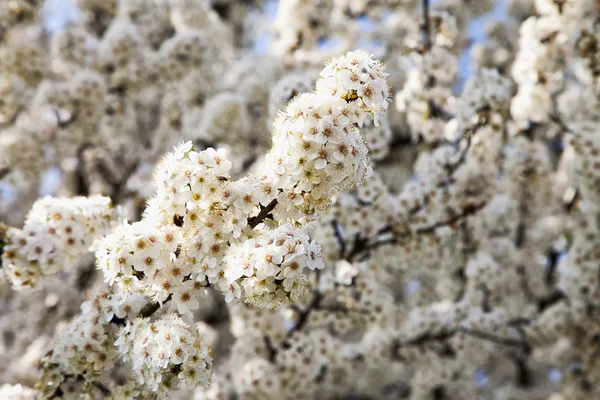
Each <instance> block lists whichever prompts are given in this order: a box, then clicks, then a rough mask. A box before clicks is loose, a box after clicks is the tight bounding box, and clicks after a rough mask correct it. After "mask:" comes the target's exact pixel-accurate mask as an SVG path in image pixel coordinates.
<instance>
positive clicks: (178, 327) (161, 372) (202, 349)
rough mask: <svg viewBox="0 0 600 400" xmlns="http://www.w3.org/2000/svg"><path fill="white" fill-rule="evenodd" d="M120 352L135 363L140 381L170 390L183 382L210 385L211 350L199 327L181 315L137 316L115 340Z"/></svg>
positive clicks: (182, 384) (154, 389) (134, 370)
mask: <svg viewBox="0 0 600 400" xmlns="http://www.w3.org/2000/svg"><path fill="white" fill-rule="evenodd" d="M115 343H116V346H117V348H118V351H119V353H120V354H121V355H122V356H123V359H124V360H126V361H131V362H132V363H133V372H134V375H135V377H136V380H137V383H138V384H143V385H146V386H148V387H150V388H151V389H152V391H157V390H159V391H163V392H169V391H172V390H176V389H177V388H178V387H180V386H184V385H185V386H191V387H196V386H207V385H208V384H209V383H210V378H211V372H212V371H211V370H212V352H211V349H210V347H208V346H206V345H205V344H203V343H202V341H201V338H200V336H199V334H198V331H197V330H195V329H194V328H193V327H190V325H188V324H187V323H185V322H184V321H183V320H182V319H181V318H180V317H178V316H176V315H167V316H165V317H163V318H161V319H159V320H157V321H154V322H149V321H148V320H147V319H143V318H137V319H135V320H133V321H131V322H128V323H127V325H126V326H125V327H124V328H122V329H121V330H120V331H119V333H118V339H117V341H116V342H115Z"/></svg>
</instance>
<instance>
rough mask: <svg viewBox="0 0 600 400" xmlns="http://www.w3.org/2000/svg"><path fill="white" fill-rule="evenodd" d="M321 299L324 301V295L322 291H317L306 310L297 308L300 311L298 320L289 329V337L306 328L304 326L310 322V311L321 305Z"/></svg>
mask: <svg viewBox="0 0 600 400" xmlns="http://www.w3.org/2000/svg"><path fill="white" fill-rule="evenodd" d="M321 301H323V295H322V294H321V293H320V292H315V294H314V297H313V298H312V300H311V301H310V303H309V304H308V306H307V307H306V308H305V309H304V310H299V309H298V310H297V311H298V322H296V325H294V327H293V328H292V329H290V330H289V331H288V333H287V335H286V336H287V337H288V338H290V337H292V335H293V334H294V332H297V331H299V330H301V329H302V328H304V326H305V325H306V323H307V322H308V317H309V315H310V313H311V312H312V311H313V310H314V309H316V308H318V307H319V305H320V304H321Z"/></svg>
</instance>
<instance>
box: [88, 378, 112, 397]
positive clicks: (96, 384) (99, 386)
mask: <svg viewBox="0 0 600 400" xmlns="http://www.w3.org/2000/svg"><path fill="white" fill-rule="evenodd" d="M92 386H94V387H95V388H96V389H98V390H100V391H101V392H102V394H103V395H104V396H110V394H111V392H110V389H109V388H107V387H106V386H105V385H104V384H103V383H102V382H98V381H93V382H92Z"/></svg>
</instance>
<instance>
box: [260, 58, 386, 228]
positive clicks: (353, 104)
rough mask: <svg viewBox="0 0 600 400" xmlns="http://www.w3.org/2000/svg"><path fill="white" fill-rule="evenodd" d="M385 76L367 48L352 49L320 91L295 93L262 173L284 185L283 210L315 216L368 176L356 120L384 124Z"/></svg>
mask: <svg viewBox="0 0 600 400" xmlns="http://www.w3.org/2000/svg"><path fill="white" fill-rule="evenodd" d="M385 77H386V74H385V72H384V68H383V65H381V64H380V63H379V62H376V61H374V60H373V59H372V57H371V56H370V55H368V54H367V53H364V52H360V51H359V52H351V53H348V54H347V55H345V56H342V57H339V58H336V59H333V60H332V61H331V62H330V63H329V64H328V65H327V66H326V68H325V69H324V70H323V72H321V78H320V79H319V80H318V81H317V84H316V90H315V92H313V93H310V94H304V95H301V96H298V97H296V98H294V100H293V101H292V102H291V103H290V104H289V105H288V106H287V108H286V111H285V112H284V113H282V114H281V115H280V117H279V118H278V119H277V121H276V122H275V129H274V132H273V147H272V148H271V150H270V152H269V153H268V154H267V156H266V160H265V163H264V165H263V166H262V167H261V168H260V173H262V174H263V175H264V177H263V178H262V181H263V182H265V183H266V184H270V185H272V184H277V186H278V187H281V189H282V193H283V199H282V200H283V202H282V203H280V204H279V205H280V206H281V209H282V211H283V212H285V213H286V214H288V215H290V216H293V218H294V219H300V218H301V217H302V216H303V215H304V216H309V215H311V214H313V213H314V212H315V211H317V210H323V209H325V208H327V206H328V205H329V203H330V199H331V197H332V196H333V195H334V194H336V193H338V192H339V191H341V190H346V189H350V188H352V187H354V186H356V184H357V183H360V182H363V181H364V180H365V179H366V177H367V176H368V175H369V173H370V171H371V167H370V165H369V163H368V159H367V147H366V145H365V143H364V139H363V137H362V136H361V135H360V133H359V130H358V129H357V128H356V127H355V124H358V125H359V126H362V125H363V123H364V122H365V120H367V119H368V118H370V117H373V119H374V124H375V126H378V120H379V117H380V116H381V114H382V113H384V112H385V110H386V109H387V104H388V103H387V102H388V97H389V94H388V87H387V83H386V80H385ZM271 196H272V198H274V197H275V196H274V194H273V195H271Z"/></svg>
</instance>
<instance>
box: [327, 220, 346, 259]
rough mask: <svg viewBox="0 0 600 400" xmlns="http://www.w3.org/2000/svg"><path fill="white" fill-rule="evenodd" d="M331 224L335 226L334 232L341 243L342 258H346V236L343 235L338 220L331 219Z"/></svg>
mask: <svg viewBox="0 0 600 400" xmlns="http://www.w3.org/2000/svg"><path fill="white" fill-rule="evenodd" d="M331 226H332V227H333V232H334V234H335V238H336V239H337V241H338V243H339V245H340V258H344V256H345V255H346V243H345V242H344V238H343V237H342V230H341V228H340V224H338V223H337V221H335V220H333V221H331Z"/></svg>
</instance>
